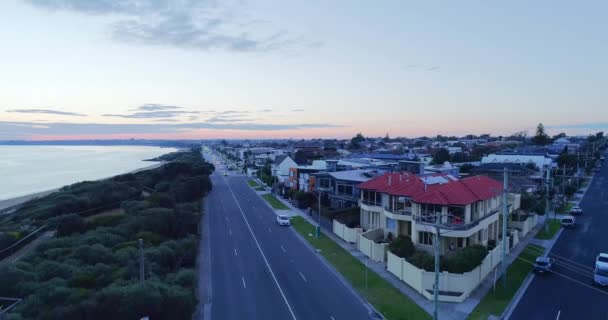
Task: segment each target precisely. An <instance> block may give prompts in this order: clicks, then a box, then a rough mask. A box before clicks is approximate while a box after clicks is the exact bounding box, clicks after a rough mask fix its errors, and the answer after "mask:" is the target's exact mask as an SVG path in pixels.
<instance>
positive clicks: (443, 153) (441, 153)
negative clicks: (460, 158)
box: [432, 148, 450, 164]
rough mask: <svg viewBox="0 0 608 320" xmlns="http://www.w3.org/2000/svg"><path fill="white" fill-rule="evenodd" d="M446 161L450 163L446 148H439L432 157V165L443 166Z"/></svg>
mask: <svg viewBox="0 0 608 320" xmlns="http://www.w3.org/2000/svg"><path fill="white" fill-rule="evenodd" d="M446 161H450V152H449V151H448V149H446V148H440V149H439V150H437V151H436V152H435V154H434V155H433V162H432V164H443V163H444V162H446Z"/></svg>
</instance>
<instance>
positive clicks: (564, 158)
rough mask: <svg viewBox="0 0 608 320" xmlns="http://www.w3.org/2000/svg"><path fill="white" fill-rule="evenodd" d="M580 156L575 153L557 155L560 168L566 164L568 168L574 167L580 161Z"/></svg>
mask: <svg viewBox="0 0 608 320" xmlns="http://www.w3.org/2000/svg"><path fill="white" fill-rule="evenodd" d="M577 158H578V157H577V156H576V155H575V154H569V153H562V154H560V155H559V157H557V164H558V166H559V168H562V167H564V166H566V168H574V167H576V164H577V162H578V159H577Z"/></svg>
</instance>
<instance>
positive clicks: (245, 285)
mask: <svg viewBox="0 0 608 320" xmlns="http://www.w3.org/2000/svg"><path fill="white" fill-rule="evenodd" d="M241 280H243V288H245V289H247V284H246V283H245V277H241Z"/></svg>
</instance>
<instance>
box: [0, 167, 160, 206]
mask: <svg viewBox="0 0 608 320" xmlns="http://www.w3.org/2000/svg"><path fill="white" fill-rule="evenodd" d="M164 163H165V162H164V161H158V162H156V163H154V164H152V165H149V166H145V167H141V168H139V169H135V170H131V171H129V172H125V173H117V174H115V175H112V176H109V177H104V178H99V179H95V180H90V181H100V180H105V179H110V178H113V177H116V176H119V175H123V174H129V173H137V172H141V171H146V170H152V169H156V168H158V167H160V166H162V165H163V164H164ZM82 181H84V180H82ZM82 181H76V182H74V183H78V182H82ZM63 187H64V186H61V187H59V188H54V189H50V190H46V191H40V192H34V193H30V194H26V195H22V196H18V197H13V198H9V199H4V200H0V215H2V214H7V213H10V212H12V210H9V209H11V208H13V207H16V206H18V205H20V204H23V203H25V202H28V201H30V200H34V199H38V198H42V197H45V196H48V195H49V194H51V193H53V192H57V191H59V190H60V189H61V188H63ZM6 210H9V211H8V212H2V211H6Z"/></svg>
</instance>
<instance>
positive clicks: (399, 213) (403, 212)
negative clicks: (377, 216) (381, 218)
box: [384, 206, 412, 221]
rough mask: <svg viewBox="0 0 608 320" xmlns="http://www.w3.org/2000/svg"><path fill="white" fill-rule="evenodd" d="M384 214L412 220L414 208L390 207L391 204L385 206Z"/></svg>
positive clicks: (395, 218) (393, 217) (389, 216)
mask: <svg viewBox="0 0 608 320" xmlns="http://www.w3.org/2000/svg"><path fill="white" fill-rule="evenodd" d="M384 215H385V216H386V217H388V218H391V219H394V220H404V221H412V208H411V207H407V208H399V209H397V208H390V206H385V207H384Z"/></svg>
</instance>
